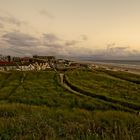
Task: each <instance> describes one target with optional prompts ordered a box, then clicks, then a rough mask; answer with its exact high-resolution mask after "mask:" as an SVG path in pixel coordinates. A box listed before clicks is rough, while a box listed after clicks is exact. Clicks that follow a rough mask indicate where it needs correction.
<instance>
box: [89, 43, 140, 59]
mask: <svg viewBox="0 0 140 140" xmlns="http://www.w3.org/2000/svg"><path fill="white" fill-rule="evenodd" d="M91 57H92V58H93V59H102V60H113V59H114V60H124V59H125V60H127V59H132V60H135V59H140V52H139V51H136V50H131V49H130V47H128V46H118V45H116V44H115V43H113V44H109V45H107V47H106V49H101V50H97V51H95V52H94V54H93V55H92V56H91Z"/></svg>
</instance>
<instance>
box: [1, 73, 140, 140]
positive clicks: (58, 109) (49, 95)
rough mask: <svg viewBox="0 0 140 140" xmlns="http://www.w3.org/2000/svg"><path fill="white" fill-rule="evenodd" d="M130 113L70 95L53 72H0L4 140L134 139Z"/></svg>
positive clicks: (137, 122)
mask: <svg viewBox="0 0 140 140" xmlns="http://www.w3.org/2000/svg"><path fill="white" fill-rule="evenodd" d="M83 80H84V79H83ZM88 80H89V79H88ZM79 82H80V80H79ZM130 112H131V109H130V110H129V109H126V108H125V107H122V106H119V105H113V104H111V103H108V102H105V101H101V100H98V99H94V98H90V97H85V96H83V97H82V96H77V95H74V94H72V93H71V92H69V91H67V90H65V89H63V88H62V87H61V86H60V85H59V83H58V81H57V78H56V74H55V73H54V72H53V71H40V72H11V73H0V139H3V140H11V139H15V140H19V139H21V140H22V139H24V140H26V139H27V140H28V139H35V140H39V139H41V140H57V139H58V140H101V139H104V140H126V139H128V140H139V137H140V134H139V132H140V116H139V115H137V114H135V113H130Z"/></svg>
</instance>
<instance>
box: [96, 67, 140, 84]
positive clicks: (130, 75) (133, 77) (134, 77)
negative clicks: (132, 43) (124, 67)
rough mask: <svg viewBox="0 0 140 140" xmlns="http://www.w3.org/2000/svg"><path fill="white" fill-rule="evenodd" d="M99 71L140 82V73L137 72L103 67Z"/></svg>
mask: <svg viewBox="0 0 140 140" xmlns="http://www.w3.org/2000/svg"><path fill="white" fill-rule="evenodd" d="M97 71H99V72H104V73H106V74H109V75H111V76H114V77H117V78H120V79H123V80H126V81H129V82H132V83H136V84H140V75H137V74H133V73H128V72H123V71H110V70H103V69H98V70H97Z"/></svg>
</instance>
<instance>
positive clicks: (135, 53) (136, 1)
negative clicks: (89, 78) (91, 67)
mask: <svg viewBox="0 0 140 140" xmlns="http://www.w3.org/2000/svg"><path fill="white" fill-rule="evenodd" d="M139 37H140V0H12V1H11V0H0V54H4V55H16V56H31V55H34V54H38V55H55V56H66V57H77V58H93V59H132V60H135V59H138V60H140V39H139Z"/></svg>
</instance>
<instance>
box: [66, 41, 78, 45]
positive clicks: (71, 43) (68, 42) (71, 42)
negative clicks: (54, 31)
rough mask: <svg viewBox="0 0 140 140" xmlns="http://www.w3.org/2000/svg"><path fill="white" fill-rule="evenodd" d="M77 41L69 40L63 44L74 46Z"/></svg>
mask: <svg viewBox="0 0 140 140" xmlns="http://www.w3.org/2000/svg"><path fill="white" fill-rule="evenodd" d="M78 43H79V41H76V40H70V41H66V42H65V46H74V45H76V44H78Z"/></svg>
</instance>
